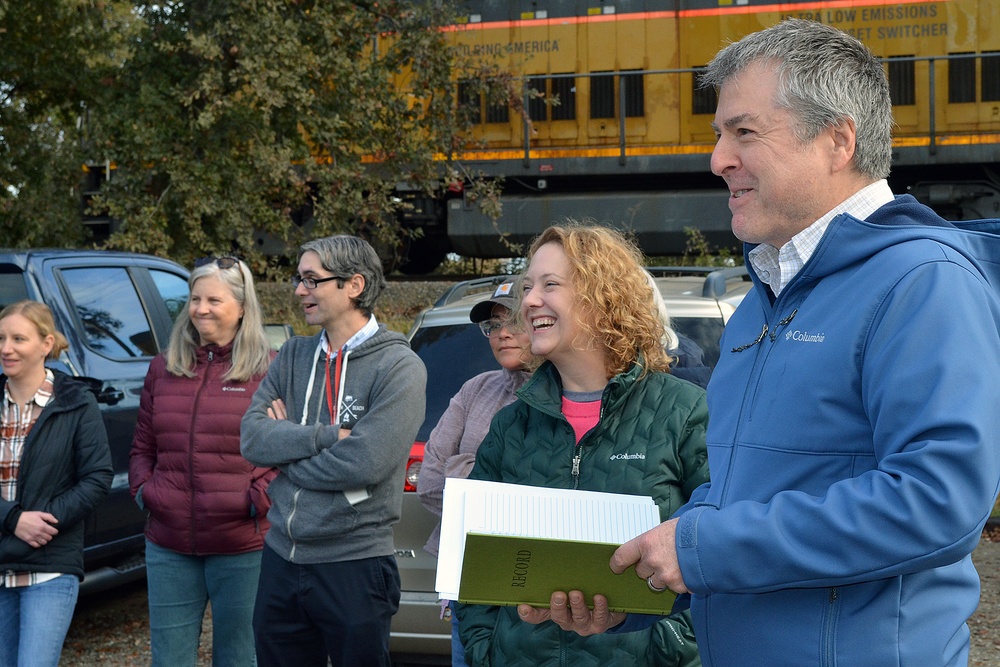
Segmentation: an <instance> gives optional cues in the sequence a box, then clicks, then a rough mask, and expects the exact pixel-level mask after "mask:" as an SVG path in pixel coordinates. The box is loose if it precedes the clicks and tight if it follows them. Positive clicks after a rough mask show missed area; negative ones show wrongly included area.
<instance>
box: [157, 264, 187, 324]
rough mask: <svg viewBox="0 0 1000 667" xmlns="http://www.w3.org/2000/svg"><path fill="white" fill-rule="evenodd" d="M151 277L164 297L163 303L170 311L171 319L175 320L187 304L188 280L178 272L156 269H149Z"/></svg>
mask: <svg viewBox="0 0 1000 667" xmlns="http://www.w3.org/2000/svg"><path fill="white" fill-rule="evenodd" d="M149 277H150V278H152V279H153V283H154V284H155V285H156V290H157V291H158V292H159V293H160V296H161V297H163V303H164V305H166V307H167V312H168V313H170V321H171V322H173V321H174V320H176V319H177V316H178V315H180V314H181V311H182V310H184V306H185V305H187V300H188V281H187V280H185V279H184V278H183V277H182V276H179V275H177V274H176V273H169V272H167V271H158V270H156V269H150V270H149Z"/></svg>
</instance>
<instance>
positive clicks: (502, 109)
mask: <svg viewBox="0 0 1000 667" xmlns="http://www.w3.org/2000/svg"><path fill="white" fill-rule="evenodd" d="M486 122H487V123H507V122H510V107H509V106H508V105H507V101H506V100H503V101H493V100H490V102H489V103H488V104H487V105H486Z"/></svg>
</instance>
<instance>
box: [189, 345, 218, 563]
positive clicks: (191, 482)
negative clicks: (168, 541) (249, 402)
mask: <svg viewBox="0 0 1000 667" xmlns="http://www.w3.org/2000/svg"><path fill="white" fill-rule="evenodd" d="M214 360H215V354H214V353H213V352H212V350H209V351H208V364H207V365H206V366H205V373H204V374H203V375H202V377H201V383H200V384H199V385H198V389H197V391H195V393H194V404H195V405H198V404H199V403H200V399H201V393H202V391H204V389H205V384H206V383H207V382H208V375H209V373H210V372H211V370H212V362H213V361H214ZM196 414H197V410H192V411H191V424H190V427H189V428H188V486H189V488H190V489H191V501H192V503H191V509H192V510H193V509H194V496H195V488H194V479H195V474H194V421H195V415H196ZM190 531H191V552H192V553H193V554H197V553H198V548H197V541H198V531H197V528H196V526H195V515H194V512H193V511H192V512H191V527H190Z"/></svg>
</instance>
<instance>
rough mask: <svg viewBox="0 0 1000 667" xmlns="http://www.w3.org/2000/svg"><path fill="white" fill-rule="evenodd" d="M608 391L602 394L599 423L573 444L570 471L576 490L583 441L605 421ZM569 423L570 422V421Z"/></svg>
mask: <svg viewBox="0 0 1000 667" xmlns="http://www.w3.org/2000/svg"><path fill="white" fill-rule="evenodd" d="M607 391H608V390H607V388H605V389H604V394H603V395H602V396H601V411H600V413H599V414H598V415H597V424H595V425H594V428H592V429H590V430H589V431H587V432H586V433H584V434H583V437H582V438H580V442H578V443H576V445H574V446H573V469H572V470H571V471H570V474H571V475H572V476H573V490H574V491H575V490H577V489H579V488H580V462H581V461H582V460H583V441H584V440H586V439H587V436H589V435H590V434H591V433H593V432H594V431H595V430H596V429H597V427H598V426H600V424H601V422H603V421H604V398H605V395H606V394H607ZM563 419H564V420H565V419H566V417H565V415H564V416H563ZM567 424H569V422H568V421H567ZM569 427H570V430H572V429H573V425H572V424H569Z"/></svg>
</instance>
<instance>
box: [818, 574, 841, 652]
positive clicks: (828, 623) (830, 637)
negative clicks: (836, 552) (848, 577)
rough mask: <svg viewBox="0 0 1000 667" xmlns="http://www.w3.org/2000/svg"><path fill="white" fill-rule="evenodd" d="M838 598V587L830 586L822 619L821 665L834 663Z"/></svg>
mask: <svg viewBox="0 0 1000 667" xmlns="http://www.w3.org/2000/svg"><path fill="white" fill-rule="evenodd" d="M839 598H840V596H839V594H838V589H837V588H836V587H832V588H830V592H829V595H828V596H827V606H826V618H824V619H823V657H822V660H821V663H822V664H823V665H833V664H835V663H836V661H835V659H834V648H835V646H834V644H835V642H834V636H835V633H836V628H835V626H836V620H837V608H838V606H839V605H838V604H837V600H838V599H839Z"/></svg>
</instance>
